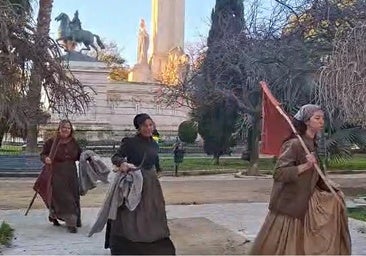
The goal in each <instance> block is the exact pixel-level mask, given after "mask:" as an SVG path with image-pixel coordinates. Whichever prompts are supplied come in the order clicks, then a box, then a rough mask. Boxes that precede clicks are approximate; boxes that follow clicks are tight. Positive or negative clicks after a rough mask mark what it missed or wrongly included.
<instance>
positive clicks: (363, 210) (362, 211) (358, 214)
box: [348, 207, 366, 221]
mask: <svg viewBox="0 0 366 256" xmlns="http://www.w3.org/2000/svg"><path fill="white" fill-rule="evenodd" d="M348 216H349V217H351V218H354V219H356V220H362V221H366V207H359V208H349V209H348Z"/></svg>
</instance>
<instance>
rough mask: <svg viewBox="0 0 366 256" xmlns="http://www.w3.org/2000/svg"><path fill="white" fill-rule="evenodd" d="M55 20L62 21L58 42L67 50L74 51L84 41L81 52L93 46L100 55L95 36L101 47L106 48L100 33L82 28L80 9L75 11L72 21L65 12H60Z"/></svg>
mask: <svg viewBox="0 0 366 256" xmlns="http://www.w3.org/2000/svg"><path fill="white" fill-rule="evenodd" d="M55 20H56V21H60V22H61V23H60V26H59V28H58V37H57V39H56V42H57V43H58V44H59V45H60V46H61V47H62V48H63V49H65V51H68V52H69V51H72V50H74V49H75V46H76V44H77V43H83V44H84V45H85V48H82V49H81V50H80V53H81V52H82V51H84V50H86V51H90V46H91V47H92V48H93V49H94V50H95V51H96V53H97V56H98V48H97V46H96V45H95V44H94V38H95V39H96V41H97V44H98V46H99V47H100V48H101V49H104V48H105V47H104V45H103V43H102V41H101V40H100V38H99V36H98V35H96V34H93V33H92V32H90V31H88V30H83V29H82V28H81V22H80V19H79V12H78V11H76V12H75V14H74V18H73V19H72V21H70V18H69V16H68V15H67V14H65V13H63V12H62V13H60V14H59V15H58V16H57V17H56V18H55ZM60 42H61V43H60Z"/></svg>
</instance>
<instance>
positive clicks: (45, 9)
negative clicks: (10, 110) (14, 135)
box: [26, 0, 53, 152]
mask: <svg viewBox="0 0 366 256" xmlns="http://www.w3.org/2000/svg"><path fill="white" fill-rule="evenodd" d="M52 5H53V0H40V1H39V11H38V17H37V42H36V43H39V44H41V45H42V44H44V45H46V43H47V40H48V37H49V32H50V23H51V12H52ZM45 49H46V47H45ZM41 90H42V77H41V70H40V65H39V63H34V66H33V69H32V71H31V78H30V86H29V93H28V95H27V100H28V104H29V108H28V113H29V114H28V126H27V147H26V150H27V151H28V152H37V136H38V124H39V120H40V113H41V110H40V106H41Z"/></svg>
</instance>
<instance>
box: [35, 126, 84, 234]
mask: <svg viewBox="0 0 366 256" xmlns="http://www.w3.org/2000/svg"><path fill="white" fill-rule="evenodd" d="M80 154H81V149H80V147H79V145H78V143H77V142H76V140H75V138H74V137H73V128H72V125H71V123H70V121H68V120H62V121H61V122H60V123H59V126H58V129H57V133H56V136H54V137H53V138H50V139H49V140H47V141H46V142H45V144H44V146H43V150H42V153H41V160H42V161H43V162H44V163H45V164H47V165H50V167H51V191H50V194H51V200H50V201H51V202H50V206H49V211H50V213H49V217H48V219H49V221H50V222H53V224H54V225H55V226H60V223H59V222H58V220H62V221H65V223H66V226H67V228H68V231H69V232H70V233H76V232H77V227H80V226H81V220H80V195H79V183H78V177H77V168H76V164H75V161H78V160H79V158H80Z"/></svg>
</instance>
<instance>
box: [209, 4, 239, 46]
mask: <svg viewBox="0 0 366 256" xmlns="http://www.w3.org/2000/svg"><path fill="white" fill-rule="evenodd" d="M243 28H244V4H243V0H216V5H215V8H214V9H212V13H211V29H210V32H209V35H208V38H207V46H208V47H210V46H212V45H213V44H215V42H218V41H220V40H222V39H226V38H227V37H230V36H235V35H238V34H239V33H240V32H242V31H243Z"/></svg>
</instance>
